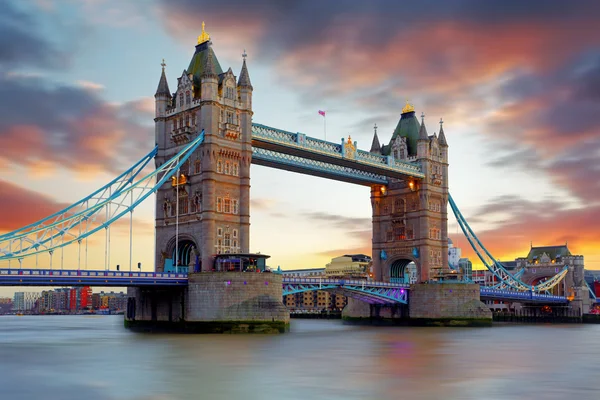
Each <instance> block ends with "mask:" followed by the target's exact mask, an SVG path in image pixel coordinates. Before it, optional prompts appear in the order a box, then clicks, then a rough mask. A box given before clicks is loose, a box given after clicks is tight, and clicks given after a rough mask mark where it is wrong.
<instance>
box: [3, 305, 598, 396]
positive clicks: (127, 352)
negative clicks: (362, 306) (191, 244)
mask: <svg viewBox="0 0 600 400" xmlns="http://www.w3.org/2000/svg"><path fill="white" fill-rule="evenodd" d="M565 398H577V399H578V400H584V399H594V400H597V399H600V325H512V326H494V327H493V328H477V329H475V328H473V329H471V328H390V327H356V326H346V325H342V323H341V322H340V321H331V320H329V321H327V320H292V323H291V332H290V333H288V334H285V335H278V336H263V335H153V334H139V333H132V332H129V331H127V330H125V329H124V328H123V316H23V317H10V316H5V317H0V399H10V400H21V399H23V400H32V399H45V400H54V399H56V400H70V399H73V400H75V399H76V400H81V399H85V400H96V399H102V400H117V399H118V400H129V399H135V400H142V399H144V400H150V399H152V400H159V399H173V400H178V399H207V400H212V399H214V400H220V399H228V400H229V399H244V400H254V399H256V400H259V399H260V400H268V399H278V400H281V399H344V400H348V399H382V400H386V399H432V400H434V399H435V400H437V399H490V400H492V399H493V400H495V399H499V400H500V399H528V400H531V399H548V400H551V399H560V400H564V399H565Z"/></svg>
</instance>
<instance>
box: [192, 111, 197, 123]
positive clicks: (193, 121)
mask: <svg viewBox="0 0 600 400" xmlns="http://www.w3.org/2000/svg"><path fill="white" fill-rule="evenodd" d="M192 125H194V126H196V113H194V115H192Z"/></svg>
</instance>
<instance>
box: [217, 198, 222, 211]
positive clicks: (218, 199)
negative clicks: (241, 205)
mask: <svg viewBox="0 0 600 400" xmlns="http://www.w3.org/2000/svg"><path fill="white" fill-rule="evenodd" d="M217 212H223V200H222V199H221V198H220V197H217Z"/></svg>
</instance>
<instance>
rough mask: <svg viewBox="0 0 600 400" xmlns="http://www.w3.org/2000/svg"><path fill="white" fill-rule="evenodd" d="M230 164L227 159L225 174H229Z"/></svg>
mask: <svg viewBox="0 0 600 400" xmlns="http://www.w3.org/2000/svg"><path fill="white" fill-rule="evenodd" d="M230 166H231V164H230V163H229V161H225V175H229V173H230V171H231V168H230Z"/></svg>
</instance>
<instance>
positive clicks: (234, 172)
mask: <svg viewBox="0 0 600 400" xmlns="http://www.w3.org/2000/svg"><path fill="white" fill-rule="evenodd" d="M238 168H239V167H238V163H233V176H238V174H239V172H238Z"/></svg>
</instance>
